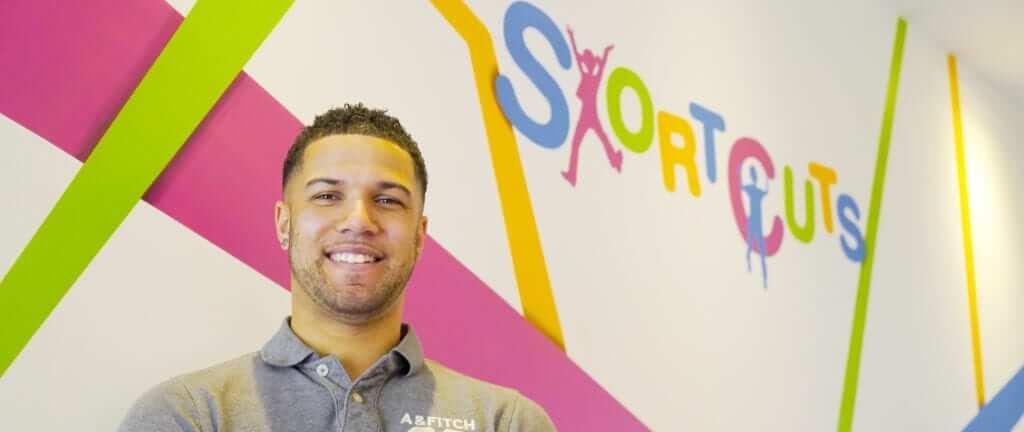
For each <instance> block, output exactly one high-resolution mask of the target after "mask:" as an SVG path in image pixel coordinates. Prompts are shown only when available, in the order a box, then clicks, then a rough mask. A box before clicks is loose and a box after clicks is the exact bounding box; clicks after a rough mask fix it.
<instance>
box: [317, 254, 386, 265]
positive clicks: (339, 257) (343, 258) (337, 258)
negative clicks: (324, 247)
mask: <svg viewBox="0 0 1024 432" xmlns="http://www.w3.org/2000/svg"><path fill="white" fill-rule="evenodd" d="M327 258H329V259H330V260H331V261H333V262H336V263H346V264H367V263H375V262H379V261H380V260H381V257H379V256H373V255H367V254H361V253H353V252H335V253H331V254H328V255H327Z"/></svg>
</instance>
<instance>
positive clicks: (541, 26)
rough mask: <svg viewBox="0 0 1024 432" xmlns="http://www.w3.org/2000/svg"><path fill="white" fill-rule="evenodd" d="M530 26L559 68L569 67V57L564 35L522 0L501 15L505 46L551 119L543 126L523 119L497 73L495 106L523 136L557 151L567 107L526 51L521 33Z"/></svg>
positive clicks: (555, 86)
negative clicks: (543, 101)
mask: <svg viewBox="0 0 1024 432" xmlns="http://www.w3.org/2000/svg"><path fill="white" fill-rule="evenodd" d="M530 27H532V28H535V29H537V30H538V31H540V33H541V35H543V36H544V39H547V41H548V42H549V43H550V44H551V47H552V48H554V49H555V56H556V57H557V58H558V63H559V65H561V66H562V69H566V70H568V69H569V67H570V66H572V56H571V54H570V53H569V45H568V43H567V42H566V40H565V36H563V35H562V32H561V30H559V29H558V26H557V25H555V22H554V21H552V20H551V18H550V17H548V16H547V15H546V14H545V13H544V12H543V11H541V10H540V9H538V8H537V7H536V6H534V5H532V4H530V3H527V2H523V1H519V2H515V3H512V5H511V6H509V7H508V10H507V11H506V12H505V46H506V47H508V52H509V54H510V55H511V56H512V59H514V60H515V62H516V64H517V65H519V68H520V69H522V70H523V73H524V74H526V76H527V77H529V79H530V81H531V82H533V84H534V85H535V86H537V90H540V92H541V94H543V95H544V98H545V99H547V101H548V104H549V105H550V106H551V119H550V120H548V122H547V124H541V123H538V122H535V121H533V119H531V118H530V117H529V116H527V115H526V113H525V112H524V111H523V107H522V106H521V105H520V104H519V99H518V98H516V93H515V90H513V89H512V82H511V81H509V79H508V77H506V76H505V75H500V74H499V75H498V76H497V77H496V78H495V82H494V85H495V88H496V91H497V94H498V104H499V105H501V109H502V111H504V112H505V117H508V120H509V121H510V122H512V125H513V126H515V127H516V129H519V131H520V132H522V133H523V135H526V136H527V137H528V138H530V139H531V140H533V142H535V143H537V144H539V145H541V146H542V147H547V148H558V147H559V146H561V145H562V144H564V143H565V137H566V136H567V135H568V134H569V106H568V104H567V103H566V101H565V95H564V94H562V89H561V88H559V87H558V83H556V82H555V80H554V78H552V77H551V74H549V73H548V72H547V71H546V70H544V67H543V66H541V65H540V63H539V62H537V59H536V58H534V56H533V54H532V53H530V50H528V49H527V48H526V42H525V40H524V39H523V33H524V32H525V31H526V29H527V28H530Z"/></svg>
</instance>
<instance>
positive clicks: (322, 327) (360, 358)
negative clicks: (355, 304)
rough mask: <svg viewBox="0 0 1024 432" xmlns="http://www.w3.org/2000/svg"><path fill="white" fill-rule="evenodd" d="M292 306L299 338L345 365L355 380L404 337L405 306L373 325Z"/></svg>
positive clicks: (293, 324)
mask: <svg viewBox="0 0 1024 432" xmlns="http://www.w3.org/2000/svg"><path fill="white" fill-rule="evenodd" d="M296 306H298V305H295V304H293V305H292V319H291V327H292V331H293V332H295V335H296V336H298V337H299V339H301V340H302V341H303V342H304V343H305V344H306V345H308V346H309V347H310V348H312V349H313V351H316V352H317V353H318V354H320V355H322V356H323V355H333V356H335V357H337V358H338V360H340V361H341V364H342V366H344V367H345V371H346V372H348V374H349V377H350V378H351V379H352V380H355V379H356V378H358V377H360V376H361V375H362V374H363V372H365V371H366V370H367V369H369V368H370V366H373V364H374V363H376V362H377V360H379V359H380V358H381V357H382V356H384V354H386V353H388V352H389V351H391V349H392V348H394V347H395V346H396V345H398V342H399V340H400V339H401V333H402V318H401V313H400V311H401V305H400V304H399V305H396V306H397V307H395V308H394V309H395V311H391V312H389V313H387V314H385V315H384V316H382V317H380V318H378V319H376V320H373V321H371V322H367V323H362V324H349V323H345V322H342V321H339V320H337V319H333V318H331V317H325V316H324V315H323V314H321V313H316V312H313V313H310V312H311V311H309V310H308V309H305V308H301V307H296Z"/></svg>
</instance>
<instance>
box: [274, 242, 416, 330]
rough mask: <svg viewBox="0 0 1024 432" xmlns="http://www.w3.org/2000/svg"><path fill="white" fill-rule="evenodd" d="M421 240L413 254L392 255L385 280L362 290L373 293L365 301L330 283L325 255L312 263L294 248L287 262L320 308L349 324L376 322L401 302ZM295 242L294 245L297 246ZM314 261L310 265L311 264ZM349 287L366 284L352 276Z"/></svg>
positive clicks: (387, 261)
mask: <svg viewBox="0 0 1024 432" xmlns="http://www.w3.org/2000/svg"><path fill="white" fill-rule="evenodd" d="M291 238H293V239H295V240H302V239H299V238H297V233H294V232H293V233H291ZM420 243H421V240H420V238H419V236H417V237H416V239H415V244H414V245H413V248H412V250H411V251H410V253H408V254H405V256H402V257H398V256H389V257H388V259H387V260H386V263H387V265H388V268H387V270H386V271H385V272H384V275H383V277H382V278H381V279H380V280H379V281H378V282H377V284H376V285H377V286H376V287H372V288H369V287H363V289H367V290H369V291H370V292H371V295H370V297H369V298H367V299H366V300H357V299H354V298H350V297H352V296H351V295H350V294H349V293H347V292H346V291H347V290H349V289H351V288H346V287H334V286H332V283H331V282H330V281H329V278H328V276H327V273H326V271H325V270H324V265H325V261H327V260H328V258H327V257H325V256H324V255H323V254H318V256H317V258H315V259H313V260H305V261H306V262H302V261H303V259H302V258H301V257H299V256H298V255H300V254H301V252H299V251H298V249H299V248H297V247H293V248H290V249H289V251H288V261H289V264H291V268H292V272H294V274H295V277H296V279H297V282H298V283H299V285H300V286H301V288H300V289H302V290H303V291H305V293H306V295H307V296H309V298H310V299H312V300H313V302H314V303H316V305H317V306H318V307H319V308H320V309H321V310H324V311H326V312H328V313H329V314H331V315H334V316H335V317H336V318H338V319H339V320H340V321H344V322H349V323H366V322H370V321H373V320H375V319H377V318H379V317H380V316H382V315H384V314H385V313H386V312H388V311H389V310H391V308H393V307H395V305H396V303H398V300H399V299H400V298H401V297H402V293H403V292H404V291H405V286H406V284H407V283H408V282H409V278H410V277H411V276H412V270H413V268H414V267H415V266H416V261H417V260H418V259H419V250H420ZM299 244H302V243H300V242H299V241H296V242H295V243H293V245H295V246H298V245H299ZM309 261H311V262H309ZM345 283H348V284H361V283H364V282H363V281H361V280H360V279H359V278H358V277H357V276H351V277H350V278H349V280H347V281H345Z"/></svg>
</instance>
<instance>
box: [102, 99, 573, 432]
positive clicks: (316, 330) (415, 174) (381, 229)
mask: <svg viewBox="0 0 1024 432" xmlns="http://www.w3.org/2000/svg"><path fill="white" fill-rule="evenodd" d="M283 188H284V193H283V201H280V202H278V203H277V204H276V205H275V207H274V217H275V221H276V226H277V238H278V240H279V241H280V243H281V248H282V249H284V250H286V251H287V253H288V259H289V262H290V264H291V286H292V290H291V291H292V316H291V317H290V318H289V319H286V320H284V323H282V325H281V328H280V329H279V330H278V332H277V334H275V335H274V336H273V337H272V338H271V339H270V341H269V342H267V343H266V345H265V346H264V347H263V349H262V350H261V351H259V352H256V353H251V354H247V355H245V356H242V357H240V358H238V359H235V360H231V361H228V362H226V363H223V364H220V365H217V366H214V367H212V368H209V369H206V370H202V371H198V372H194V373H191V374H187V375H184V376H181V377H178V378H174V379H172V380H170V381H168V382H165V383H163V384H161V385H160V386H158V387H156V388H155V389H153V390H151V391H149V392H148V393H146V394H145V395H143V396H142V398H140V400H139V401H138V402H136V404H135V406H134V407H132V409H131V411H130V412H129V414H128V416H127V418H125V420H124V421H123V423H122V424H121V428H120V430H121V431H123V432H131V431H147V432H149V431H288V432H292V431H402V432H406V431H409V432H454V431H474V432H476V431H481V432H483V431H502V432H504V431H517V430H521V431H549V430H554V426H553V425H552V424H551V420H550V419H549V418H548V417H547V415H546V414H545V413H544V410H543V409H542V408H540V407H539V406H538V405H537V404H535V403H534V402H532V401H530V400H529V399H526V398H524V397H523V396H521V395H519V393H517V392H515V391H514V390H510V389H505V388H501V387H498V386H495V385H492V384H488V383H484V382H481V381H477V380H474V379H472V378H469V377H466V376H463V375H460V374H458V373H456V372H454V371H452V370H449V369H447V368H445V367H443V366H441V365H439V364H437V363H434V362H432V361H430V360H425V359H424V358H423V354H422V351H421V349H420V344H419V341H418V339H417V338H416V334H415V333H414V332H413V330H412V328H410V327H409V326H407V325H403V324H402V301H403V298H404V290H405V285H406V282H407V281H408V280H409V276H410V274H411V273H412V269H413V266H414V264H415V263H416V259H417V258H418V257H419V254H420V252H421V251H422V249H423V240H424V237H425V236H426V231H427V218H426V217H425V216H423V203H424V198H425V194H426V189H427V171H426V168H425V166H424V162H423V157H422V156H421V155H420V151H419V148H418V146H417V145H416V142H415V141H414V140H413V139H412V138H411V137H410V136H409V135H408V134H407V133H406V131H405V130H404V129H403V128H402V125H401V124H400V123H399V121H398V120H397V119H395V118H393V117H391V116H389V115H387V114H386V113H385V112H384V111H382V110H373V109H368V108H366V107H364V106H363V105H362V104H358V105H355V106H352V105H345V107H344V108H336V109H332V110H330V111H328V112H327V113H325V114H323V115H320V116H318V117H317V118H316V121H315V122H314V123H313V125H312V126H308V127H306V128H305V129H303V130H302V132H301V133H300V134H299V136H298V137H297V138H296V140H295V143H294V144H293V145H292V147H291V149H290V150H289V151H288V156H287V158H286V159H285V162H284V173H283Z"/></svg>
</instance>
